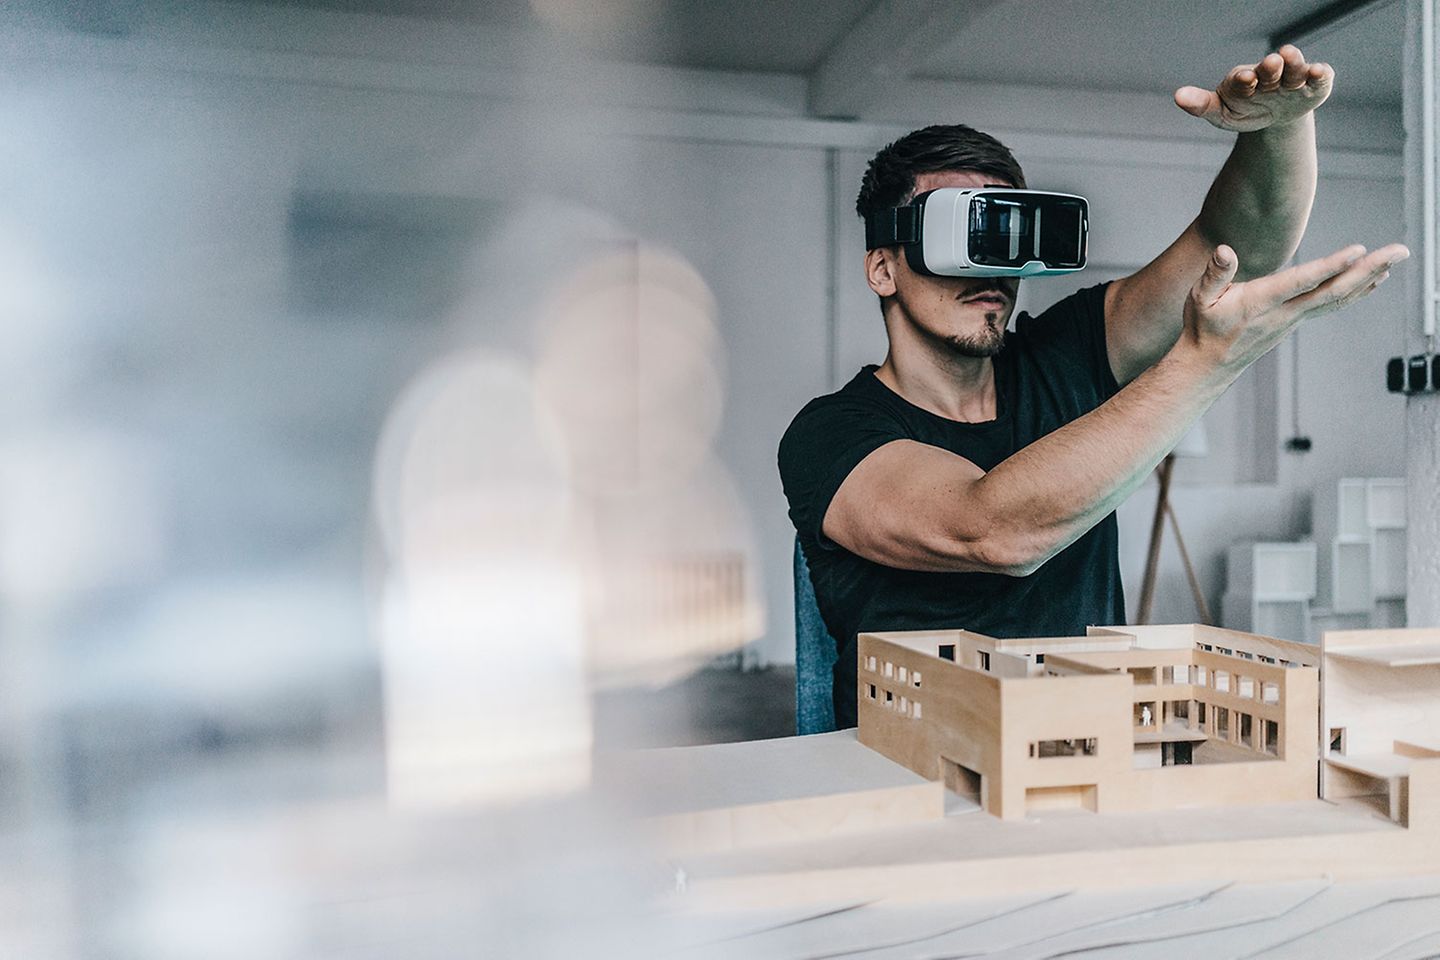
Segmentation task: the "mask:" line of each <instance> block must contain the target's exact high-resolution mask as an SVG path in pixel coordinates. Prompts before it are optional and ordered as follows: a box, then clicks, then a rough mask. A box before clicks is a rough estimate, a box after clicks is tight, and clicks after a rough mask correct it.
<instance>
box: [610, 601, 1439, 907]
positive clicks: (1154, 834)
mask: <svg viewBox="0 0 1440 960" xmlns="http://www.w3.org/2000/svg"><path fill="white" fill-rule="evenodd" d="M858 647H859V651H858V653H859V664H858V668H859V669H858V673H857V681H856V682H857V683H858V684H859V690H858V692H859V729H858V731H848V730H847V731H840V732H837V733H831V734H821V735H818V736H811V737H794V738H784V739H780V740H770V741H759V742H754V743H740V744H724V745H718V746H710V747H686V748H675V749H671V750H656V751H644V752H642V755H639V756H632V757H630V758H628V760H627V761H626V763H624V764H621V765H618V766H616V767H615V769H614V782H615V783H616V784H617V785H621V784H623V785H624V791H625V792H626V793H628V794H629V795H631V796H632V797H633V798H636V803H635V808H636V812H637V813H638V814H640V816H641V817H642V818H644V819H645V820H646V822H648V823H649V824H651V825H652V829H653V835H654V836H655V838H656V840H657V842H658V843H659V845H660V846H661V847H662V848H663V849H664V850H665V851H666V856H667V858H669V859H670V862H673V863H677V864H680V865H682V866H683V869H684V875H685V877H686V883H687V886H688V887H689V889H691V890H692V891H698V890H701V889H704V890H707V891H708V894H707V896H710V897H712V898H715V900H714V902H724V903H727V904H733V905H752V906H753V905H774V904H778V903H790V902H794V903H800V902H819V901H821V900H825V899H826V898H829V900H833V899H835V898H841V897H844V898H854V899H855V900H856V901H857V902H858V901H866V902H868V901H870V900H872V899H874V898H891V899H893V898H895V897H900V896H908V897H918V898H922V899H935V898H947V897H958V896H965V895H977V894H995V893H999V892H1018V891H1039V890H1053V889H1056V888H1065V889H1089V888H1098V887H1106V886H1111V887H1113V886H1136V885H1146V884H1154V883H1164V882H1168V881H1173V879H1174V877H1175V875H1176V864H1177V863H1183V864H1184V871H1183V872H1184V875H1185V876H1186V877H1187V878H1188V879H1189V880H1192V881H1206V882H1210V881H1214V882H1220V883H1233V882H1262V881H1267V880H1282V879H1283V880H1298V879H1304V878H1329V879H1332V880H1335V879H1348V880H1358V879H1368V878H1379V877H1401V876H1414V875H1420V874H1440V630H1376V631H1358V632H1346V633H1328V634H1326V635H1325V637H1324V640H1323V642H1322V644H1321V645H1319V646H1316V645H1312V644H1304V643H1292V642H1288V641H1282V640H1273V639H1270V638H1266V637H1261V636H1256V635H1252V634H1246V633H1239V632H1236V631H1232V630H1222V629H1218V628H1214V627H1205V626H1147V627H1125V628H1111V629H1092V630H1091V631H1090V633H1089V635H1088V636H1085V637H1071V638H1041V639H1020V640H997V639H994V638H991V637H986V636H982V635H980V634H975V633H969V632H966V631H963V630H950V631H925V632H910V633H874V634H862V635H861V637H860V639H859V644H858ZM877 753H878V754H880V755H883V757H887V758H889V759H890V760H892V761H894V763H893V764H885V763H880V764H879V765H878V766H877V763H876V762H877V761H880V760H881V757H880V756H877ZM602 766H603V765H602ZM902 768H903V769H902ZM907 778H908V779H907ZM946 787H949V792H948V793H947V791H946V789H945V788H946ZM951 794H958V795H959V796H958V797H954V796H951ZM966 798H968V799H969V801H970V802H966ZM962 814H968V815H962ZM1017 821H1021V822H1017ZM826 902H829V901H826Z"/></svg>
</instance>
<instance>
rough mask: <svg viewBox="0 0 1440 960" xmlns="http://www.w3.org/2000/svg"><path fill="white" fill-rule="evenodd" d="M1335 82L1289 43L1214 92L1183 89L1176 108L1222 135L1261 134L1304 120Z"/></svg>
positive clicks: (1326, 67)
mask: <svg viewBox="0 0 1440 960" xmlns="http://www.w3.org/2000/svg"><path fill="white" fill-rule="evenodd" d="M1334 83H1335V71H1334V70H1332V69H1331V68H1330V65H1329V64H1326V63H1306V62H1305V57H1304V55H1303V54H1302V53H1301V52H1300V50H1299V48H1298V47H1295V46H1293V45H1291V44H1288V43H1287V44H1286V45H1285V46H1283V47H1281V48H1280V49H1279V51H1278V52H1276V53H1272V54H1270V55H1269V56H1267V57H1265V59H1263V60H1261V61H1260V62H1259V63H1256V64H1251V65H1246V64H1242V65H1240V66H1238V67H1236V68H1235V69H1233V70H1231V71H1230V72H1229V73H1227V74H1226V75H1225V79H1224V80H1221V81H1220V85H1219V86H1218V87H1216V88H1215V89H1214V90H1202V89H1201V88H1200V87H1181V88H1180V89H1179V90H1176V91H1175V104H1176V105H1177V106H1178V107H1180V109H1181V110H1184V111H1185V112H1186V113H1188V114H1191V115H1192V116H1196V117H1204V118H1205V119H1206V120H1208V121H1210V122H1211V123H1212V124H1214V125H1215V126H1217V127H1219V128H1220V129H1221V130H1233V131H1236V132H1243V131H1246V130H1261V129H1263V128H1265V127H1269V126H1278V125H1282V124H1287V123H1291V122H1293V121H1295V120H1298V119H1300V118H1301V117H1303V116H1305V115H1306V114H1307V113H1309V112H1310V111H1312V110H1314V109H1315V108H1316V107H1318V106H1320V104H1322V103H1324V102H1325V98H1326V97H1328V96H1330V90H1331V88H1332V87H1333V86H1334Z"/></svg>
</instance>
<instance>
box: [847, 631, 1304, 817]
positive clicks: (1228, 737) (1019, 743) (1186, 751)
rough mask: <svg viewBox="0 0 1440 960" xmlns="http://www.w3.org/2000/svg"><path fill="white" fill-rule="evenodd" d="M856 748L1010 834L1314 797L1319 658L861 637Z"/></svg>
mask: <svg viewBox="0 0 1440 960" xmlns="http://www.w3.org/2000/svg"><path fill="white" fill-rule="evenodd" d="M859 658H860V662H859V672H858V683H859V708H860V709H859V737H860V741H861V743H863V744H865V745H867V746H869V747H871V748H872V749H875V750H878V751H879V752H881V753H883V754H885V755H886V756H887V757H890V758H891V759H892V760H895V761H897V762H899V763H901V764H903V765H904V766H906V767H908V768H910V769H911V770H913V771H915V772H916V773H919V774H921V775H922V776H926V777H930V778H932V779H943V780H944V781H945V782H946V784H947V786H949V787H950V788H951V789H952V790H955V791H956V792H957V793H960V794H962V795H968V796H970V797H972V798H974V799H975V800H976V801H977V802H978V803H980V804H981V806H982V807H983V808H984V809H985V810H987V811H988V812H990V813H992V814H994V815H996V816H998V817H1002V818H1004V819H1016V818H1020V817H1023V816H1024V815H1025V814H1026V813H1027V812H1030V811H1035V810H1044V809H1053V808H1057V807H1077V808H1081V809H1087V810H1092V811H1095V812H1103V813H1116V812H1128V811H1140V810H1164V809H1179V808H1185V807H1209V806H1225V805H1230V804H1245V803H1257V802H1281V801H1287V800H1307V799H1314V797H1315V796H1316V776H1317V770H1316V764H1317V761H1318V759H1319V755H1320V743H1319V737H1318V734H1317V731H1318V726H1319V696H1320V670H1319V662H1320V657H1319V651H1318V650H1317V649H1316V648H1315V647H1314V646H1311V645H1308V644H1300V643H1291V642H1287V641H1282V640H1273V639H1269V638H1266V637H1259V636H1255V635H1251V634H1245V633H1239V632H1236V631H1231V630H1222V629H1218V628H1214V627H1205V626H1162V627H1130V628H1124V629H1123V630H1120V629H1092V630H1091V631H1090V633H1089V635H1088V636H1085V637H1073V638H1042V639H1034V638H1030V639H1019V640H1008V639H1007V640H999V639H995V638H992V637H986V636H983V635H981V634H976V633H969V632H967V631H963V630H952V631H925V632H907V633H873V634H862V635H861V637H860V639H859Z"/></svg>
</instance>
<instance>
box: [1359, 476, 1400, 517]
mask: <svg viewBox="0 0 1440 960" xmlns="http://www.w3.org/2000/svg"><path fill="white" fill-rule="evenodd" d="M1365 515H1366V522H1367V523H1368V524H1369V526H1370V529H1371V530H1397V529H1401V530H1403V529H1404V527H1405V481H1404V480H1392V479H1387V478H1383V477H1372V478H1371V479H1370V480H1369V481H1368V482H1367V484H1366V507H1365Z"/></svg>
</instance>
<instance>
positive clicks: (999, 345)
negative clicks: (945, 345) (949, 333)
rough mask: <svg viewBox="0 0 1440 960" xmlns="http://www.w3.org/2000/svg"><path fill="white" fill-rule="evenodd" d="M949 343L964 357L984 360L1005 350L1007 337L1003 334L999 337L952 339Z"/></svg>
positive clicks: (951, 347)
mask: <svg viewBox="0 0 1440 960" xmlns="http://www.w3.org/2000/svg"><path fill="white" fill-rule="evenodd" d="M949 343H950V349H952V350H954V351H955V353H957V354H958V355H960V356H962V357H974V358H976V359H983V358H985V357H993V356H995V355H996V354H997V353H999V352H1000V351H1001V350H1003V349H1005V335H1004V334H1003V333H1002V334H1001V335H1000V336H998V337H974V338H961V337H952V338H951V339H950V341H949Z"/></svg>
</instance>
